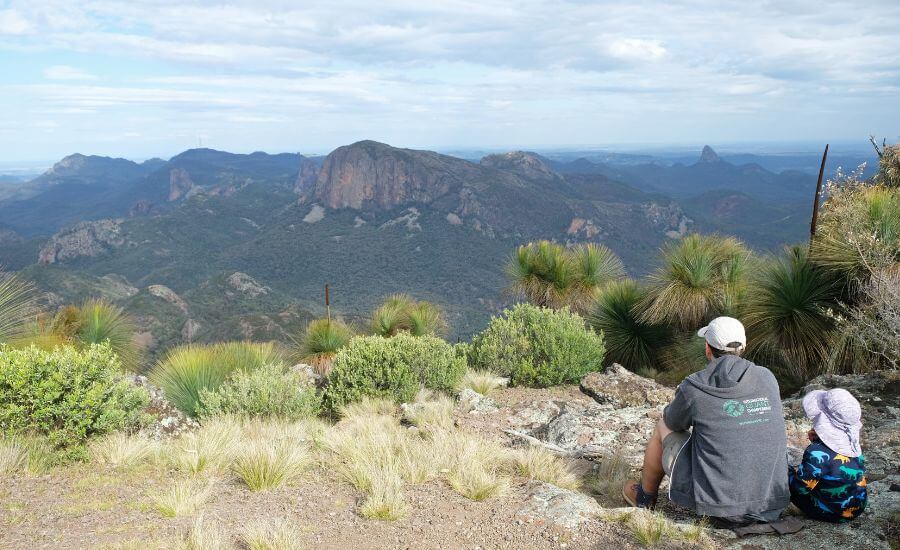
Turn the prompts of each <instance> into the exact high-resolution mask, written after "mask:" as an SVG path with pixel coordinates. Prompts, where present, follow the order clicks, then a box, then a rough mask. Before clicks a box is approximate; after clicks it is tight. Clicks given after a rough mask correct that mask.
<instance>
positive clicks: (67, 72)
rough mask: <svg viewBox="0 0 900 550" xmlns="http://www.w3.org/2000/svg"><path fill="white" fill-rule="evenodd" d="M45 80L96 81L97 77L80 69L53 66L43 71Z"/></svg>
mask: <svg viewBox="0 0 900 550" xmlns="http://www.w3.org/2000/svg"><path fill="white" fill-rule="evenodd" d="M44 78H46V79H47V80H96V79H97V77H96V76H95V75H92V74H91V73H88V72H85V71H82V70H81V69H78V68H75V67H70V66H68V65H53V66H52V67H47V68H46V69H44Z"/></svg>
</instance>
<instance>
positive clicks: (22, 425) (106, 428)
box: [0, 344, 148, 448]
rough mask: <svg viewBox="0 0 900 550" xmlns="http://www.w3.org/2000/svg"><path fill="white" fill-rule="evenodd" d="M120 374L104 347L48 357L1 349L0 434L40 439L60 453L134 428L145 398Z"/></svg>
mask: <svg viewBox="0 0 900 550" xmlns="http://www.w3.org/2000/svg"><path fill="white" fill-rule="evenodd" d="M121 371H122V367H121V363H120V362H119V360H118V358H117V357H116V355H115V354H114V353H113V352H112V350H111V349H110V348H109V346H108V345H106V344H102V345H92V346H90V347H89V348H87V349H84V350H76V349H74V348H71V347H63V348H58V349H56V350H54V351H51V352H47V351H43V350H40V349H38V348H35V347H29V348H25V349H10V348H6V347H0V430H2V431H3V432H4V433H6V434H11V435H14V434H17V433H22V432H36V433H39V434H44V435H47V437H48V439H49V441H50V443H51V444H52V445H53V446H55V447H58V448H62V447H69V446H80V445H81V444H83V443H84V442H85V441H86V440H87V439H88V438H89V437H92V436H98V435H103V434H105V433H108V432H111V431H114V430H118V429H122V428H127V427H132V426H137V425H138V424H139V423H140V421H141V420H142V410H143V408H144V407H145V406H146V404H147V401H148V397H147V393H146V391H145V390H143V389H140V388H137V387H134V386H132V385H131V384H129V383H128V382H127V381H126V380H125V379H124V378H123V377H122V373H121Z"/></svg>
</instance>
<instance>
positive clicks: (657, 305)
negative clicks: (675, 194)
mask: <svg viewBox="0 0 900 550" xmlns="http://www.w3.org/2000/svg"><path fill="white" fill-rule="evenodd" d="M749 262H750V253H749V251H748V250H747V249H746V248H745V247H744V245H743V244H742V243H741V242H740V241H738V240H737V239H734V238H731V237H719V236H715V235H700V234H692V235H688V236H687V237H685V238H683V239H682V240H680V241H678V242H677V243H675V244H673V245H671V246H669V247H667V248H666V249H664V250H663V263H662V267H660V268H659V269H658V270H657V271H656V272H655V273H653V274H652V275H651V276H650V291H649V293H648V294H647V295H646V296H645V297H644V299H642V300H641V303H640V304H639V306H638V307H639V309H640V310H641V311H642V312H643V313H642V318H643V320H645V321H647V322H651V323H664V324H667V325H670V326H673V327H675V328H677V329H679V330H684V331H690V330H694V329H696V328H697V327H699V326H700V325H701V324H702V323H703V322H705V321H706V320H708V319H709V318H711V317H714V316H716V315H722V314H730V315H736V314H737V312H738V311H739V309H740V307H741V304H742V301H743V299H744V297H745V295H746V290H747V277H746V274H747V270H748V269H747V268H748V264H749Z"/></svg>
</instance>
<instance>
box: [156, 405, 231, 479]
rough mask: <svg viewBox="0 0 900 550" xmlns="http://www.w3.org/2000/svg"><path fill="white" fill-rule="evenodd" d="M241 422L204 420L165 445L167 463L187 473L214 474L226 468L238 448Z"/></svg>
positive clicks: (222, 419)
mask: <svg viewBox="0 0 900 550" xmlns="http://www.w3.org/2000/svg"><path fill="white" fill-rule="evenodd" d="M240 438H241V423H240V421H239V420H237V419H235V418H230V417H218V418H213V419H210V420H208V421H206V422H205V423H204V424H203V426H202V427H201V428H200V429H199V430H197V431H194V432H189V433H187V434H184V435H183V436H181V437H180V438H178V439H177V440H176V441H174V442H173V443H171V444H170V445H169V446H167V448H166V451H167V455H168V459H169V462H170V463H171V464H172V466H174V467H175V468H176V469H178V470H181V471H183V472H187V473H190V474H194V475H196V474H202V473H206V474H215V473H220V472H222V471H225V470H227V469H228V467H229V466H231V463H232V461H233V460H234V458H235V456H236V454H237V451H238V449H239V441H240Z"/></svg>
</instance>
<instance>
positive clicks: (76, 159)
mask: <svg viewBox="0 0 900 550" xmlns="http://www.w3.org/2000/svg"><path fill="white" fill-rule="evenodd" d="M87 159H88V157H86V156H84V155H82V154H81V153H75V154H74V155H69V156H67V157H65V158H64V159H62V160H61V161H59V162H57V163H56V164H54V165H53V166H52V167H51V168H50V170H48V171H47V174H48V175H54V176H65V175H68V174H71V173H72V172H77V171H78V170H80V169H81V168H83V167H84V165H85V164H86V163H87Z"/></svg>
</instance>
